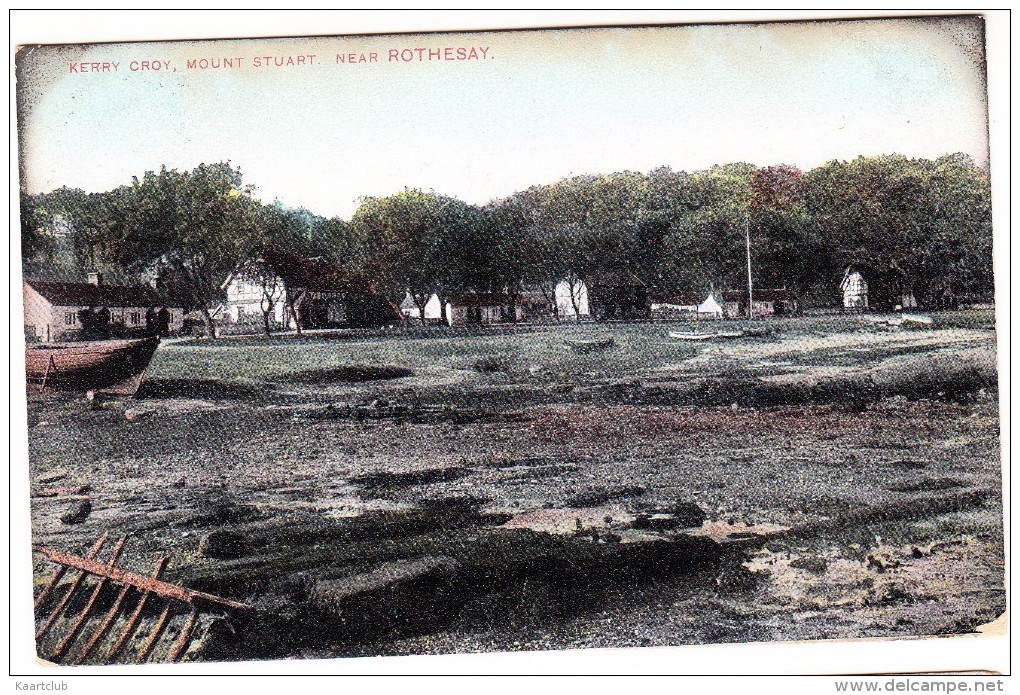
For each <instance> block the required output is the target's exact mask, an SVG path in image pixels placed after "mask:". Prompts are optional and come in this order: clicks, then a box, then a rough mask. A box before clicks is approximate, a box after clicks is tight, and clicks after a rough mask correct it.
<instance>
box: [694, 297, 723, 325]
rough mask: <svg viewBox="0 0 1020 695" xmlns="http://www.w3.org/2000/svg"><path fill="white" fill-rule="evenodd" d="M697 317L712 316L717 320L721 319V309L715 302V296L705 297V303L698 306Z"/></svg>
mask: <svg viewBox="0 0 1020 695" xmlns="http://www.w3.org/2000/svg"><path fill="white" fill-rule="evenodd" d="M698 315H699V316H712V317H714V318H717V319H721V318H722V317H723V308H722V306H721V305H720V304H719V302H718V301H716V298H715V295H713V294H711V293H709V295H708V296H707V297H705V301H703V302H702V303H701V304H699V305H698Z"/></svg>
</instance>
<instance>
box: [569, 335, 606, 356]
mask: <svg viewBox="0 0 1020 695" xmlns="http://www.w3.org/2000/svg"><path fill="white" fill-rule="evenodd" d="M563 342H564V343H566V344H567V345H569V346H570V347H571V348H572V349H573V350H574V352H576V353H579V354H582V355H583V354H587V353H590V352H599V351H601V350H605V349H606V348H608V347H612V346H613V345H614V344H615V342H616V341H614V340H613V339H612V338H600V339H597V340H564V341H563Z"/></svg>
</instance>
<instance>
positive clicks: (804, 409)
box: [29, 330, 1005, 661]
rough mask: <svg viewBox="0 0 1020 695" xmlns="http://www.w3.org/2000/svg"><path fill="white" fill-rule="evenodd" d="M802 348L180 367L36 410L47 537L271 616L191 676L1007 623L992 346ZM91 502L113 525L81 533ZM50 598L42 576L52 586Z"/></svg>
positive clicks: (40, 501) (35, 456) (988, 340)
mask: <svg viewBox="0 0 1020 695" xmlns="http://www.w3.org/2000/svg"><path fill="white" fill-rule="evenodd" d="M890 336H892V337H891V338H890ZM826 341H828V343H826ZM224 344H225V345H229V344H228V343H226V341H224ZM797 345H798V344H797V343H791V342H789V341H787V342H786V343H784V341H783V339H782V338H777V337H775V336H769V337H768V339H763V340H761V341H758V342H756V343H753V344H751V345H747V344H745V345H734V346H732V347H728V346H727V347H713V346H707V347H705V348H699V350H698V351H697V352H692V353H689V354H688V353H685V354H684V355H681V357H682V359H679V360H677V361H676V362H675V363H670V364H664V365H662V364H660V365H653V366H650V367H645V366H642V367H640V368H634V369H632V370H631V371H630V372H629V373H627V374H619V373H613V374H606V373H599V372H598V371H597V370H596V371H595V372H593V373H592V374H591V375H590V376H589V377H587V378H578V377H577V376H576V375H574V376H573V377H572V378H570V379H565V378H563V376H562V375H555V377H545V376H543V372H542V369H541V364H540V363H541V360H540V359H533V360H531V361H528V360H527V359H524V358H522V357H521V355H514V356H513V359H501V358H499V357H498V356H497V358H494V359H493V361H491V362H486V363H472V362H471V361H470V360H468V361H467V362H466V363H465V364H462V365H455V366H459V367H460V368H459V369H453V368H443V369H440V368H436V369H434V370H429V369H423V368H422V367H420V366H418V365H413V366H414V367H415V368H413V369H412V368H399V369H398V368H395V367H394V365H392V364H387V365H383V366H385V367H386V369H389V370H391V371H389V372H387V371H385V370H383V371H379V370H380V369H382V367H380V366H379V364H378V363H368V362H363V363H362V364H361V365H360V367H359V369H360V370H361V371H358V369H352V368H351V367H343V368H339V367H333V368H332V369H333V371H332V372H331V371H329V370H328V369H324V370H323V373H322V374H320V375H318V376H317V375H316V373H315V372H314V371H312V372H309V371H308V370H303V371H302V372H301V373H300V374H299V375H298V376H296V377H294V376H291V377H288V378H287V379H286V380H283V381H279V382H276V383H274V384H272V385H271V387H263V386H259V385H252V384H251V383H247V384H246V383H243V382H240V381H237V382H230V381H229V380H223V381H222V382H221V381H216V380H210V379H204V378H203V379H197V378H191V377H189V375H188V374H181V373H179V372H178V373H177V374H176V376H175V375H174V374H175V373H174V372H173V370H172V364H171V363H164V366H163V367H162V369H163V372H162V374H160V373H159V369H157V374H156V376H155V377H150V383H149V384H147V386H146V387H145V388H143V391H142V393H141V394H140V397H139V398H138V399H134V400H109V401H105V402H103V401H100V402H96V403H91V404H89V403H86V402H85V401H84V399H82V398H80V397H78V396H75V395H71V394H63V395H54V394H48V395H45V396H38V395H35V394H29V444H30V455H31V459H32V460H31V473H32V480H33V494H34V496H33V499H32V520H33V540H34V542H35V543H36V544H37V545H44V546H48V547H52V548H56V549H59V550H63V551H68V552H75V553H79V554H84V553H85V552H87V549H88V548H89V547H90V546H91V545H92V543H93V541H94V540H95V539H96V538H97V537H98V536H100V535H101V534H102V533H104V532H108V533H109V534H110V536H111V537H118V536H124V535H129V539H128V541H127V543H126V545H125V551H124V554H123V556H122V559H121V561H120V563H119V565H121V566H124V567H127V568H130V569H135V570H136V571H139V572H148V571H150V569H151V567H152V565H153V563H154V561H155V560H156V558H157V557H158V556H159V555H161V554H166V555H168V556H169V557H170V564H169V566H168V568H167V570H166V572H165V574H164V578H165V579H167V580H168V581H173V582H176V583H180V584H183V585H185V586H188V587H191V588H195V589H199V590H204V591H208V592H212V593H216V594H219V595H221V596H224V597H228V598H231V599H234V600H237V601H243V602H246V603H248V604H251V605H252V606H253V607H254V608H253V610H252V611H236V612H228V611H213V612H210V613H209V614H207V615H204V616H203V618H202V620H201V624H200V625H199V626H198V628H197V629H196V638H195V639H194V640H193V641H192V643H191V645H190V648H189V650H188V652H187V653H186V654H185V655H184V657H183V658H185V659H203V660H219V659H269V658H295V657H297V658H301V657H340V656H353V655H367V654H407V653H447V652H465V651H484V650H518V649H563V648H576V647H624V646H641V645H680V644H696V643H715V642H744V641H771V640H801V639H833V638H860V637H892V636H915V635H944V634H961V633H968V632H972V631H975V630H976V629H978V628H979V627H980V626H982V625H984V624H986V623H989V622H991V621H992V620H994V619H996V618H997V617H998V616H999V615H1000V614H1001V613H1002V612H1003V611H1004V609H1005V593H1004V587H1003V572H1004V567H1003V536H1002V504H1001V464H1000V453H999V452H1000V446H999V429H998V407H997V400H998V392H997V390H996V389H995V358H994V356H995V352H994V334H992V333H991V332H982V331H976V330H974V331H964V330H946V331H942V332H939V331H935V332H931V333H928V334H926V335H923V336H918V335H909V334H899V333H893V334H890V333H888V332H874V333H872V334H865V335H864V336H863V337H861V336H860V335H849V337H847V334H843V333H838V334H834V335H831V336H829V337H827V338H824V339H820V340H819V341H818V345H821V348H819V349H824V350H827V351H828V352H826V355H827V358H826V359H825V360H815V361H813V362H812V363H811V364H813V365H816V366H814V367H812V368H810V369H806V368H802V367H803V365H800V364H798V363H797V361H796V359H791V358H790V357H789V355H791V354H795V353H796V352H797V349H798V348H797ZM164 349H165V350H166V355H167V357H166V359H168V360H171V361H172V360H173V359H177V358H182V359H183V357H184V356H188V357H189V358H190V357H191V356H192V355H193V353H192V352H189V350H192V348H190V347H188V346H186V345H180V346H168V347H167V348H161V350H164ZM219 349H221V348H219V347H217V350H219ZM868 349H873V350H877V352H875V353H874V354H868V355H865V357H866V358H865V359H862V358H861V354H860V351H862V350H864V351H866V350H868ZM784 350H785V352H784ZM839 350H843V351H844V353H839V352H838V351H839ZM742 351H743V352H742ZM833 351H835V352H833ZM750 352H754V355H755V359H756V360H757V361H758V362H757V363H759V364H763V365H765V366H763V367H761V368H760V369H758V371H755V370H753V369H748V368H747V365H748V364H750V362H749V360H748V359H746V356H747V354H749V353H750ZM834 354H836V355H838V354H845V355H847V356H848V357H847V358H846V359H844V360H842V361H841V360H840V359H837V358H835V357H833V355H834ZM525 357H527V356H525ZM458 359H460V358H459V357H458ZM391 361H392V360H390V362H391ZM372 364H374V365H375V366H374V367H373V366H372ZM168 365H169V366H168ZM508 365H509V366H508ZM154 366H155V365H154ZM490 366H491V368H490ZM397 367H399V365H397ZM536 367H537V369H536ZM338 369H339V371H337V370H338ZM373 369H375V370H376V371H373ZM168 375H169V376H168ZM259 383H260V384H261V383H262V382H259ZM146 389H147V390H146ZM86 485H87V486H88V489H87V490H85V489H83V488H82V486H86ZM53 488H59V489H60V490H61V492H59V494H55V495H52V496H49V495H51V494H52V493H53V492H54V490H53ZM40 493H45V494H46V495H48V496H40ZM83 499H88V501H89V503H90V505H91V511H90V512H89V513H88V514H87V516H86V518H84V519H83V520H82V521H81V522H79V523H65V522H64V521H61V519H60V517H61V516H62V515H66V514H67V512H68V509H69V507H70V506H71V505H73V504H74V503H75V502H76V501H80V500H83ZM51 574H52V566H51V565H48V564H47V563H46V562H45V561H44V560H43V559H42V558H41V557H37V558H36V585H37V591H38V590H41V587H42V586H43V585H44V584H45V582H46V580H47V579H48V578H49V577H50V576H51ZM58 593H59V592H58ZM114 593H115V592H113V591H111V592H110V594H111V595H110V596H106V595H105V594H104V595H103V596H102V597H100V599H99V601H100V603H101V604H103V605H109V604H110V603H112V601H113V600H114V598H113V594H114ZM104 602H105V604H104ZM129 608H130V607H129ZM158 610H159V607H158V606H154V607H152V608H151V609H149V610H147V611H145V612H144V615H143V618H142V619H143V621H149V622H150V623H151V622H152V621H154V620H155V619H156V617H155V616H156V613H158ZM150 613H151V615H150ZM182 621H183V616H177V615H174V616H171V625H170V627H169V628H168V634H169V635H170V636H171V637H172V636H173V634H174V631H175V630H177V631H179V630H180V623H181V622H182ZM57 628H59V626H56V627H55V629H54V633H59V629H57ZM83 632H85V633H87V630H83ZM111 632H116V626H115V628H114V630H111ZM140 632H141V633H144V630H140ZM48 639H50V641H52V640H53V639H55V638H48ZM39 647H40V653H42V654H45V653H47V650H48V649H50V648H51V647H52V645H51V644H49V643H47V641H46V640H42V641H41V643H40V645H39ZM132 649H133V650H134V652H132ZM138 649H139V645H137V644H135V645H134V646H133V647H132V646H129V648H128V649H126V650H124V652H123V653H122V654H121V655H120V656H119V657H118V659H117V660H124V661H128V660H131V658H132V654H133V653H134V654H136V653H137V650H138ZM71 651H73V649H72V650H71ZM159 656H160V655H159V654H156V655H154V656H153V658H154V659H156V660H159ZM93 660H96V661H102V660H103V659H102V650H98V653H97V655H96V656H94V657H93Z"/></svg>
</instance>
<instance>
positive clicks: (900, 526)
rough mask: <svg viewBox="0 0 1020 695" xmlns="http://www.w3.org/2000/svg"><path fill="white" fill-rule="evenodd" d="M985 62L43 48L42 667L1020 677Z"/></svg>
mask: <svg viewBox="0 0 1020 695" xmlns="http://www.w3.org/2000/svg"><path fill="white" fill-rule="evenodd" d="M985 36H986V24H985V19H984V18H983V17H981V16H977V15H973V16H971V15H942V16H931V17H913V18H902V17H901V18H874V19H869V18H855V19H846V20H837V19H829V20H825V21H800V22H746V23H716V24H690V25H684V24H676V25H654V26H651V25H650V26H617V27H583V28H582V27H575V28H562V29H544V30H514V31H476V32H452V33H392V34H373V35H338V36H315V37H309V38H294V37H289V38H262V39H236V40H233V39H223V40H215V41H213V40H180V41H168V42H159V43H146V42H141V43H105V44H104V43H100V44H40V45H23V46H20V47H18V49H17V53H16V79H17V119H18V121H17V136H18V157H19V160H18V164H19V171H20V224H21V236H20V239H21V270H22V275H23V282H22V289H23V299H24V304H23V306H24V348H25V362H24V366H25V371H24V376H25V390H24V393H25V397H26V398H27V441H28V459H27V461H24V460H21V461H19V460H14V461H12V467H13V466H22V467H27V469H28V471H29V489H28V490H20V491H19V490H17V489H15V490H14V491H13V492H12V494H13V495H15V496H18V495H21V496H24V495H25V494H30V496H31V497H30V517H31V544H32V548H31V553H32V560H31V563H32V570H33V577H34V581H33V594H32V596H28V595H25V596H22V597H20V598H17V597H15V598H16V600H18V601H21V602H23V603H27V602H28V601H29V600H32V601H33V604H34V620H35V624H34V627H33V629H34V634H33V635H27V634H26V639H28V638H32V639H34V642H35V653H36V654H37V656H38V659H40V660H42V661H43V662H46V663H49V664H53V665H55V666H56V667H57V668H58V669H59V670H58V671H56V673H69V674H73V673H74V672H75V668H74V667H75V666H78V665H82V666H88V665H93V666H95V665H101V666H105V667H108V668H110V669H115V668H116V667H117V666H118V665H126V664H142V663H144V664H182V663H186V662H217V663H219V662H237V661H269V660H306V659H345V658H349V657H358V656H393V655H438V654H464V653H478V652H519V651H528V652H536V651H545V650H576V649H586V648H624V647H653V646H657V647H681V646H684V645H720V644H737V643H772V642H794V641H801V642H802V641H818V640H843V641H854V640H864V639H869V638H884V639H902V638H919V637H933V636H963V635H970V636H975V637H974V639H979V640H980V639H986V640H987V639H991V638H990V637H980V635H981V634H982V633H988V632H997V633H1000V634H1001V633H1002V632H1004V631H1005V629H1006V586H1005V579H1004V576H1005V547H1004V531H1003V518H1004V510H1003V494H1002V489H1003V488H1002V474H1003V467H1002V451H1001V444H1000V417H999V398H1000V394H999V370H998V367H997V362H998V352H997V339H996V299H997V298H996V296H995V277H994V275H993V262H992V258H993V256H992V254H993V228H992V202H991V201H992V198H991V183H992V182H991V178H992V177H991V175H990V171H991V170H990V161H989V160H990V147H989V116H988V91H987V86H988V80H987V60H986V42H985ZM1000 270H1002V268H1000ZM14 320H15V321H16V320H17V317H15V319H14ZM17 330H18V331H19V332H20V328H18V329H17ZM18 350H20V346H17V345H16V347H15V351H16V352H17V351H18ZM18 359H19V360H20V357H19V358H18ZM16 381H20V374H16ZM18 398H19V399H20V398H21V396H20V393H19V394H18ZM27 553H28V550H27V549H26V550H25V554H26V555H27ZM973 667H974V668H978V667H982V664H974V665H973ZM692 668H695V669H696V668H697V667H696V666H695V667H692ZM734 668H735V669H736V667H734ZM736 670H739V669H736ZM804 670H805V671H810V670H811V668H810V667H809V666H808V665H805V666H804ZM864 670H866V667H865V669H864Z"/></svg>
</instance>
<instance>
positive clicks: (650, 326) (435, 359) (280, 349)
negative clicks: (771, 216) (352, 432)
mask: <svg viewBox="0 0 1020 695" xmlns="http://www.w3.org/2000/svg"><path fill="white" fill-rule="evenodd" d="M936 321H937V326H938V327H939V329H940V330H953V329H959V330H974V331H981V332H984V331H987V330H989V329H993V328H994V316H993V315H992V314H991V312H954V313H946V314H941V315H936ZM737 329H743V330H746V331H747V336H745V337H744V338H742V339H740V340H739V341H733V342H721V341H707V342H704V343H692V342H685V341H682V340H676V339H673V338H671V337H670V336H669V332H670V331H671V330H675V331H680V332H685V331H690V332H693V331H704V332H711V331H718V330H726V331H732V330H737ZM848 334H849V335H855V336H857V337H858V338H859V340H858V341H857V342H858V343H859V344H850V343H847V342H846V341H842V342H840V341H832V340H830V339H831V338H833V337H834V336H839V335H848ZM934 335H936V333H929V332H926V331H899V330H891V329H889V328H886V327H884V326H882V325H881V324H875V323H874V322H872V321H870V320H868V318H866V317H814V318H810V317H809V318H790V319H772V320H768V321H756V322H746V321H743V322H737V321H726V322H709V321H703V322H692V323H686V324H679V323H670V324H663V323H633V324H562V325H554V326H522V327H498V328H491V329H487V330H485V329H478V330H475V331H465V330H452V329H442V328H434V329H426V328H420V327H414V326H411V327H408V328H406V329H392V330H388V331H379V332H373V333H371V334H368V335H359V334H358V333H357V332H353V333H348V332H344V331H336V332H326V333H313V334H307V335H305V336H302V337H297V336H295V335H293V334H283V335H276V336H274V337H272V338H266V337H264V336H257V337H230V338H223V339H220V340H217V341H208V340H185V341H180V342H173V343H169V344H166V345H164V346H163V347H162V348H161V349H160V350H159V352H158V353H157V354H156V358H155V359H154V360H153V363H152V365H151V367H150V370H149V372H148V378H150V379H180V378H188V379H196V380H217V381H223V382H241V383H247V384H258V385H264V384H266V383H267V382H268V383H286V382H287V381H288V379H289V378H290V377H293V376H295V375H308V374H309V373H310V372H314V371H316V370H321V371H323V372H328V371H330V370H332V369H334V368H336V367H342V366H359V365H360V366H368V365H375V366H395V367H404V368H407V369H410V370H412V371H413V372H415V373H416V374H417V373H432V374H434V373H437V372H442V371H475V372H479V373H498V374H500V375H502V377H503V378H511V379H515V380H521V381H555V380H578V381H586V380H590V379H592V378H595V379H599V380H612V379H620V378H626V377H631V376H642V375H649V374H651V375H654V374H656V373H658V372H663V371H669V370H671V369H674V370H675V368H676V367H677V365H683V364H690V365H691V369H690V370H689V371H690V372H697V371H699V370H703V371H705V372H706V373H713V372H714V371H716V370H718V368H719V367H720V365H722V366H724V367H725V368H728V369H740V368H744V369H758V370H759V371H761V370H764V369H767V368H769V367H770V366H771V367H773V368H774V367H783V368H787V370H796V369H804V368H811V367H816V366H822V365H830V366H847V367H857V366H860V365H862V364H864V363H866V362H869V361H873V360H876V359H881V358H884V357H890V356H894V355H897V354H909V353H912V352H914V353H916V352H923V351H925V350H929V349H931V346H932V343H933V342H938V340H936V339H934V338H933V337H932V336H934ZM608 337H611V338H613V339H614V341H615V344H614V345H613V346H612V347H611V348H609V349H606V350H604V351H600V352H597V353H593V354H577V353H575V351H574V350H572V349H571V348H570V347H569V346H568V345H567V343H566V341H583V340H595V339H601V338H608ZM699 357H702V358H705V359H703V360H701V361H700V362H699V361H697V358H699ZM772 357H774V359H771V362H770V358H772ZM692 360H694V361H693V362H692ZM738 360H739V361H740V364H736V361H738ZM774 362H780V364H773V363H774Z"/></svg>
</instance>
